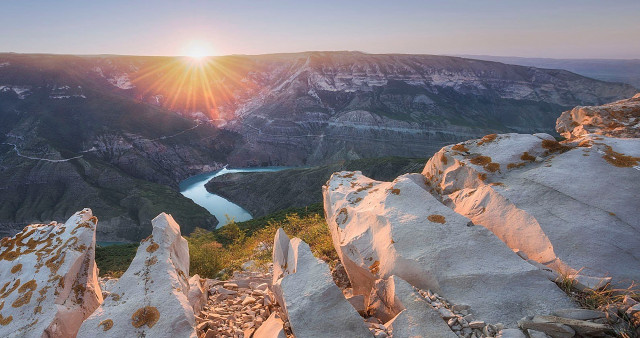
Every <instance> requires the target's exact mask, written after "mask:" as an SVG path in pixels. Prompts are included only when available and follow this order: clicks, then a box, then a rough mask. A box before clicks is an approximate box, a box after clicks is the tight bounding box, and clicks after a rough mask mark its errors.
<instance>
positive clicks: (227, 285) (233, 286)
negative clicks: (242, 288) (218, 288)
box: [222, 283, 238, 289]
mask: <svg viewBox="0 0 640 338" xmlns="http://www.w3.org/2000/svg"><path fill="white" fill-rule="evenodd" d="M222 286H223V287H224V288H225V289H237V288H238V284H236V283H224V284H223V285H222Z"/></svg>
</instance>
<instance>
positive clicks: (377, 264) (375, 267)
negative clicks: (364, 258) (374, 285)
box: [369, 261, 380, 275]
mask: <svg viewBox="0 0 640 338" xmlns="http://www.w3.org/2000/svg"><path fill="white" fill-rule="evenodd" d="M369 272H371V273H372V274H374V275H375V274H377V273H378V272H380V261H375V262H373V264H371V265H370V266H369Z"/></svg>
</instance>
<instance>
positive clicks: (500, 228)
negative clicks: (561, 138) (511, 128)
mask: <svg viewBox="0 0 640 338" xmlns="http://www.w3.org/2000/svg"><path fill="white" fill-rule="evenodd" d="M576 143H577V144H580V145H581V146H579V147H575V148H570V147H567V146H566V145H562V144H559V143H558V142H556V141H554V140H552V138H551V137H550V136H548V135H546V136H544V135H542V134H536V135H521V134H504V135H496V136H495V138H494V139H493V140H491V141H486V140H485V141H483V140H471V141H467V142H464V143H461V144H458V145H455V146H447V147H444V148H442V150H440V151H439V152H438V153H437V154H436V155H434V156H433V157H432V158H431V159H430V160H429V162H428V163H427V165H426V166H425V169H424V170H423V172H422V173H423V175H424V176H425V177H426V178H427V183H428V184H430V186H431V188H432V189H433V192H434V193H435V194H437V195H438V196H439V197H440V198H441V199H442V200H443V201H444V202H445V203H446V204H447V205H448V206H450V207H451V208H453V209H454V210H455V211H456V212H458V213H460V214H462V215H464V216H467V217H469V218H470V219H471V220H472V221H473V223H474V224H476V225H481V226H484V227H486V228H488V229H490V230H491V231H492V232H493V233H494V234H496V236H498V237H499V238H500V239H501V240H502V241H503V242H505V243H506V244H507V245H508V246H509V247H510V248H512V249H513V250H515V251H521V252H523V253H524V254H526V256H528V258H530V259H532V260H534V261H537V262H539V263H542V264H544V265H545V266H547V267H548V268H551V269H553V270H555V271H556V272H558V273H560V274H562V275H565V276H570V277H571V276H573V275H576V274H577V273H578V271H579V272H580V274H579V279H580V281H582V285H584V286H588V287H599V286H602V285H603V283H606V282H608V280H603V279H602V278H603V277H612V278H613V281H612V282H613V283H614V284H615V283H621V282H626V283H628V282H630V281H632V280H640V251H638V250H634V248H636V247H637V243H640V217H638V216H639V214H638V208H637V205H638V201H639V200H640V195H638V191H640V170H639V169H640V167H638V166H637V165H638V163H639V162H638V161H640V139H621V138H611V137H606V136H602V137H600V136H594V135H587V136H584V137H582V138H581V139H580V140H578V141H576V142H574V144H576ZM535 157H543V158H544V160H543V161H542V162H536V161H535V160H534V158H535ZM633 159H636V160H635V162H634V160H633ZM623 160H627V161H626V162H625V161H623ZM478 163H480V164H478ZM482 163H485V164H482ZM634 163H635V164H634ZM621 164H628V166H623V165H621ZM634 165H635V166H636V167H635V168H634V167H633V166H634ZM591 277H593V278H591ZM620 286H621V287H624V285H620Z"/></svg>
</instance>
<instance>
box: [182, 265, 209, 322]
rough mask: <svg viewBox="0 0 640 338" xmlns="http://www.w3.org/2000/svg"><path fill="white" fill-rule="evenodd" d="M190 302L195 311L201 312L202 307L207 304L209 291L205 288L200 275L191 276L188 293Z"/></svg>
mask: <svg viewBox="0 0 640 338" xmlns="http://www.w3.org/2000/svg"><path fill="white" fill-rule="evenodd" d="M187 298H188V299H189V304H191V307H192V308H193V312H194V313H196V314H197V313H200V311H202V307H204V306H205V305H206V304H207V292H206V291H205V289H204V285H203V283H202V280H201V279H200V275H197V274H196V275H193V276H192V277H191V278H189V294H188V295H187Z"/></svg>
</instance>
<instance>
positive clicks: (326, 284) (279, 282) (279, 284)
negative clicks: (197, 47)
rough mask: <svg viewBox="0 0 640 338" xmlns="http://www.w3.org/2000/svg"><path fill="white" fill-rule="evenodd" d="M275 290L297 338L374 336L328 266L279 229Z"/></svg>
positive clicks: (275, 247)
mask: <svg viewBox="0 0 640 338" xmlns="http://www.w3.org/2000/svg"><path fill="white" fill-rule="evenodd" d="M273 279H274V283H273V289H274V293H275V294H276V299H277V301H278V303H279V304H280V306H281V307H282V309H283V312H284V314H285V315H286V316H287V318H288V320H289V323H290V324H291V330H292V331H293V334H294V335H295V336H296V337H326V336H327V334H330V335H331V336H332V337H345V338H346V337H371V336H372V334H371V332H370V331H369V329H368V328H367V326H366V325H365V324H364V320H363V319H362V317H360V315H358V312H356V310H355V309H354V308H353V306H351V304H349V302H348V301H347V300H346V299H345V298H344V296H343V294H342V292H341V291H340V289H338V287H337V286H336V285H335V284H334V282H333V279H332V278H331V271H330V270H329V266H328V265H327V264H326V263H324V262H323V261H321V260H319V259H318V258H316V257H314V256H313V254H312V253H311V249H310V248H309V245H307V244H306V243H304V242H303V241H301V240H300V239H299V238H293V239H291V240H289V238H288V237H287V235H286V234H285V233H284V231H283V230H282V229H278V232H277V233H276V237H275V240H274V245H273Z"/></svg>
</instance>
